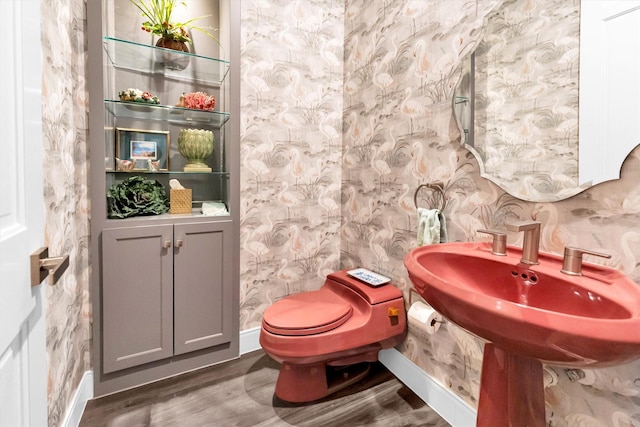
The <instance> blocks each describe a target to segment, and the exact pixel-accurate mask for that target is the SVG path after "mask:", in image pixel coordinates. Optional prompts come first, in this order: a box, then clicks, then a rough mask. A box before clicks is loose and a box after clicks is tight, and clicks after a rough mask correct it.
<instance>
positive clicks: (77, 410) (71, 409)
mask: <svg viewBox="0 0 640 427" xmlns="http://www.w3.org/2000/svg"><path fill="white" fill-rule="evenodd" d="M91 398H93V371H85V373H84V374H83V375H82V379H81V380H80V384H79V385H78V389H77V390H76V392H75V394H74V395H73V399H71V404H69V406H67V413H66V414H64V418H63V419H62V423H60V427H78V426H79V425H80V419H81V418H82V413H83V412H84V408H85V406H86V405H87V402H88V401H89V399H91Z"/></svg>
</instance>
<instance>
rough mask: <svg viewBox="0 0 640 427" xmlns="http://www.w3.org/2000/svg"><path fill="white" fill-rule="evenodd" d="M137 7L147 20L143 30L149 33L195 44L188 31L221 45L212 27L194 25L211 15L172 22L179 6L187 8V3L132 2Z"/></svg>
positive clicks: (164, 1) (159, 0)
mask: <svg viewBox="0 0 640 427" xmlns="http://www.w3.org/2000/svg"><path fill="white" fill-rule="evenodd" d="M130 1H131V3H132V4H133V5H135V6H136V7H137V8H138V9H139V10H140V12H141V13H142V16H143V17H144V18H146V19H147V20H146V21H144V22H143V23H142V29H143V30H144V31H146V32H148V33H151V34H154V35H157V36H160V37H161V38H164V39H167V40H173V41H177V42H186V43H193V42H192V40H191V37H190V36H189V32H188V31H187V30H195V31H200V32H201V33H203V34H206V35H207V36H209V37H211V38H212V39H213V40H215V41H216V43H218V44H219V45H220V41H219V40H218V38H217V37H216V36H214V35H213V34H212V33H211V32H210V31H208V30H211V31H217V29H215V28H211V27H198V26H196V25H193V22H194V21H197V20H198V19H202V18H206V17H207V16H210V15H203V16H198V17H197V18H192V19H189V20H187V21H184V22H177V21H172V19H171V16H172V14H173V11H174V8H175V7H176V5H177V4H180V5H182V6H185V7H186V6H187V4H186V2H184V1H181V2H178V1H177V0H130Z"/></svg>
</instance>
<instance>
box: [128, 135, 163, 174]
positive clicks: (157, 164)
mask: <svg viewBox="0 0 640 427" xmlns="http://www.w3.org/2000/svg"><path fill="white" fill-rule="evenodd" d="M116 157H117V158H118V159H120V164H124V165H133V167H129V166H126V167H119V168H118V169H119V170H148V171H154V172H155V171H167V170H169V131H157V130H142V129H127V128H116Z"/></svg>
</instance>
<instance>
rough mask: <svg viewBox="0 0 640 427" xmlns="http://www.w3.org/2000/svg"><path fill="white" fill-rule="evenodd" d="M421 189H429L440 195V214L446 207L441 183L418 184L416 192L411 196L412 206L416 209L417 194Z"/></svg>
mask: <svg viewBox="0 0 640 427" xmlns="http://www.w3.org/2000/svg"><path fill="white" fill-rule="evenodd" d="M423 187H427V188H430V189H432V190H437V191H438V192H439V193H440V197H442V203H441V204H440V212H444V208H445V207H446V206H447V198H446V196H445V194H444V187H443V185H442V183H439V182H437V183H429V184H420V185H419V186H418V188H417V189H416V192H415V193H414V194H413V204H414V205H415V206H416V209H418V193H419V192H420V190H421V189H422V188H423Z"/></svg>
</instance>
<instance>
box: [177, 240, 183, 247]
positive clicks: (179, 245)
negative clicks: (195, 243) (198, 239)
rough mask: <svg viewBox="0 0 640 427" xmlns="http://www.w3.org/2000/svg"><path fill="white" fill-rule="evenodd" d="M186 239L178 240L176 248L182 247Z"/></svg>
mask: <svg viewBox="0 0 640 427" xmlns="http://www.w3.org/2000/svg"><path fill="white" fill-rule="evenodd" d="M183 243H184V241H183V240H182V239H178V240H176V248H181V247H182V244H183Z"/></svg>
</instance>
